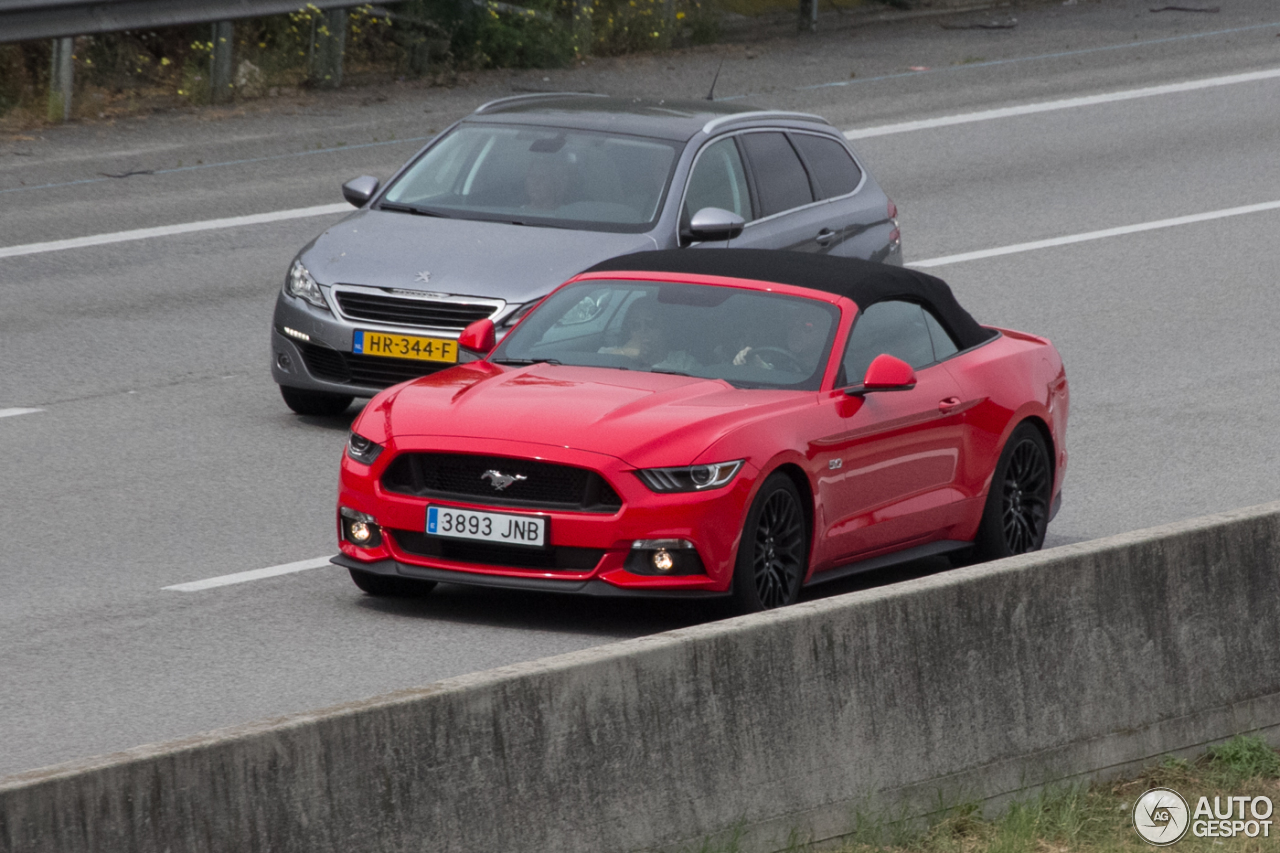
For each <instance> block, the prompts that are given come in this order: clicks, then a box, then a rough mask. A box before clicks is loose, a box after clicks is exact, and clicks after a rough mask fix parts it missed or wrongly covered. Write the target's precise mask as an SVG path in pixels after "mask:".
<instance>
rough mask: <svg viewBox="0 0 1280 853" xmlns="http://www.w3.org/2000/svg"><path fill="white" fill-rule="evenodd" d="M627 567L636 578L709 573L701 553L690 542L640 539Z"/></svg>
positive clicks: (635, 544)
mask: <svg viewBox="0 0 1280 853" xmlns="http://www.w3.org/2000/svg"><path fill="white" fill-rule="evenodd" d="M624 567H625V568H626V570H627V571H629V572H631V573H632V574H636V575H701V574H706V569H704V568H703V566H702V560H701V558H699V557H698V550H697V549H696V548H695V547H694V546H693V543H692V542H690V541H688V540H687V539H637V540H636V541H635V542H633V543H632V544H631V553H630V554H628V555H627V562H626V564H625V566H624Z"/></svg>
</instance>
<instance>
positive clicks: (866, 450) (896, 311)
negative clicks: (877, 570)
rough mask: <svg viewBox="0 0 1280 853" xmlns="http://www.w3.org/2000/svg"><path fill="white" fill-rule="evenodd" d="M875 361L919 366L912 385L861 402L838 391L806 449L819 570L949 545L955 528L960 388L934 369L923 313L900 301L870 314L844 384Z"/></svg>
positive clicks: (961, 444)
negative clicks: (813, 484) (817, 508)
mask: <svg viewBox="0 0 1280 853" xmlns="http://www.w3.org/2000/svg"><path fill="white" fill-rule="evenodd" d="M953 351H954V350H953ZM881 353H888V354H890V355H893V356H896V357H897V358H901V359H902V360H903V361H906V362H907V363H908V364H911V365H912V366H913V367H915V368H916V371H915V376H916V384H915V387H913V388H911V389H909V390H903V391H879V392H872V393H868V394H866V395H865V396H863V397H850V396H846V395H845V394H844V393H843V392H842V391H840V390H839V389H837V390H836V391H834V392H832V395H831V397H830V398H829V399H828V400H827V401H825V402H824V406H823V407H824V409H826V411H827V417H826V418H824V422H825V428H824V429H823V430H822V433H823V434H822V436H821V437H820V438H819V439H817V440H816V441H814V442H813V443H812V446H811V452H812V454H813V458H814V462H815V464H816V465H817V466H818V469H819V470H818V491H819V499H820V505H821V513H820V517H819V518H818V519H817V524H816V527H817V533H818V535H819V537H820V538H819V542H818V543H817V544H818V548H817V549H815V551H816V553H815V556H816V557H817V558H818V561H819V563H820V565H823V566H824V567H831V566H835V565H839V564H841V563H847V562H850V561H853V560H857V559H860V558H863V557H871V556H875V555H876V553H878V552H880V551H884V550H888V549H890V548H901V547H904V546H910V545H912V544H924V543H925V542H928V541H932V540H935V539H945V538H948V534H949V533H950V532H951V528H952V527H954V526H955V525H956V524H957V523H958V522H959V521H960V510H961V507H962V504H961V501H962V499H963V495H962V494H961V493H960V492H959V490H958V489H957V482H956V479H957V477H958V476H959V475H960V472H961V471H962V470H963V459H962V454H963V453H964V450H965V444H966V442H965V433H964V426H965V425H964V423H963V416H962V415H961V414H958V413H957V412H956V410H957V409H958V408H962V407H961V406H960V404H961V389H960V387H959V385H958V384H957V383H956V381H955V379H954V378H952V376H951V374H950V373H949V372H948V371H947V369H946V367H945V366H943V365H941V364H937V363H936V362H937V361H938V356H936V355H935V349H934V346H933V343H932V340H931V338H930V336H929V326H928V324H927V323H926V321H925V317H924V309H922V308H921V307H920V306H919V305H916V304H914V303H908V302H896V301H895V302H881V303H877V304H876V305H873V306H871V307H870V308H869V309H867V311H866V312H864V313H863V314H862V315H861V316H860V317H859V318H858V321H857V324H856V325H855V326H854V329H853V332H852V334H851V335H850V338H849V344H848V347H847V348H846V351H845V355H844V362H843V375H844V379H845V381H846V382H848V383H850V384H855V383H858V382H860V381H861V378H862V376H863V374H864V373H865V372H866V365H868V364H869V363H870V361H871V360H872V359H873V358H874V357H875V356H876V355H879V354H881ZM948 354H949V353H948ZM944 357H945V356H944Z"/></svg>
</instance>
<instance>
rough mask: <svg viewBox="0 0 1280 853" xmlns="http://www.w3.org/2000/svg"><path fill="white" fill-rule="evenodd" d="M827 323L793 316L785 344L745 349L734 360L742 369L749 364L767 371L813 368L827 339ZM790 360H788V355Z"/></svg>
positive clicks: (788, 323) (789, 323)
mask: <svg viewBox="0 0 1280 853" xmlns="http://www.w3.org/2000/svg"><path fill="white" fill-rule="evenodd" d="M824 326H825V324H820V323H819V322H817V321H816V319H812V318H806V317H805V316H804V315H801V314H794V315H792V317H791V318H790V319H789V320H788V321H787V335H786V341H785V343H784V345H783V346H780V347H772V346H770V347H758V346H757V347H743V348H742V349H741V350H739V351H738V354H737V355H735V356H734V357H733V363H734V364H735V365H737V366H739V367H741V366H743V365H746V364H750V365H751V366H752V367H760V368H764V369H765V370H773V369H774V368H783V369H791V368H793V367H795V366H808V365H811V364H812V363H813V361H814V359H815V357H816V356H817V355H818V352H819V351H820V350H821V349H822V345H823V343H824V342H825V340H826V334H825V331H826V329H825V328H824ZM788 355H790V356H791V357H790V358H788V357H787V356H788Z"/></svg>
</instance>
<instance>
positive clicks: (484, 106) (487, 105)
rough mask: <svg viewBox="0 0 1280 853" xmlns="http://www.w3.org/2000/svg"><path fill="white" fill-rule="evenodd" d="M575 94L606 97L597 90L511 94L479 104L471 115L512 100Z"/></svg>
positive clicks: (561, 96)
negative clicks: (507, 96)
mask: <svg viewBox="0 0 1280 853" xmlns="http://www.w3.org/2000/svg"><path fill="white" fill-rule="evenodd" d="M575 96H576V97H579V98H603V97H606V96H605V95H602V94H600V93H599V92H531V93H529V94H527V95H512V96H511V97H509V98H498V99H497V100H494V101H489V102H488V103H484V104H481V105H480V106H478V107H476V109H475V112H473V113H472V115H473V116H474V115H480V114H481V113H487V112H492V108H493V107H496V106H498V105H499V104H509V103H511V102H512V101H532V100H537V99H540V98H571V97H575Z"/></svg>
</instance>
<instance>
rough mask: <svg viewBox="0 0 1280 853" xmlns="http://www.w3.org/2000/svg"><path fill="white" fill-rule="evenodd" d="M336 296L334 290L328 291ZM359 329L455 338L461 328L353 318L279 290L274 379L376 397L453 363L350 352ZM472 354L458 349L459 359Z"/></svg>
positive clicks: (273, 339) (273, 346) (273, 341)
mask: <svg viewBox="0 0 1280 853" xmlns="http://www.w3.org/2000/svg"><path fill="white" fill-rule="evenodd" d="M327 296H328V298H329V299H330V300H331V301H332V298H333V297H332V295H331V294H327ZM356 329H366V330H371V331H381V332H389V333H391V334H399V335H425V336H429V337H434V338H454V339H456V338H457V337H458V335H459V334H460V333H461V330H460V329H437V328H418V327H413V326H388V325H384V324H378V323H372V322H360V321H356V322H352V321H351V320H348V319H346V318H345V317H342V316H339V315H338V314H336V313H334V312H331V311H325V310H322V309H319V308H316V307H315V306H313V305H310V304H309V303H307V302H304V301H303V300H301V299H296V298H293V297H291V296H286V295H285V294H283V293H281V294H280V295H279V296H277V298H276V308H275V313H274V316H273V318H272V328H271V378H272V379H274V380H275V382H276V384H277V385H287V386H290V387H293V388H302V389H305V390H308V391H324V392H328V393H332V394H343V395H350V396H353V397H372V396H373V395H374V394H376V393H378V392H379V391H381V390H382V389H384V388H389V387H391V386H392V385H395V384H397V383H399V382H405V381H407V380H410V379H416V378H417V377H419V376H427V375H430V374H432V373H436V372H438V371H441V370H444V369H446V368H449V367H452V366H453V365H452V364H448V363H444V362H430V361H417V360H411V359H398V358H382V357H380V356H372V355H359V354H356V353H354V352H352V341H353V339H354V335H355V331H356ZM473 357H474V356H473V355H472V354H469V353H467V352H465V351H463V352H460V353H459V361H460V362H465V361H468V360H471V359H472V358H473Z"/></svg>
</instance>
